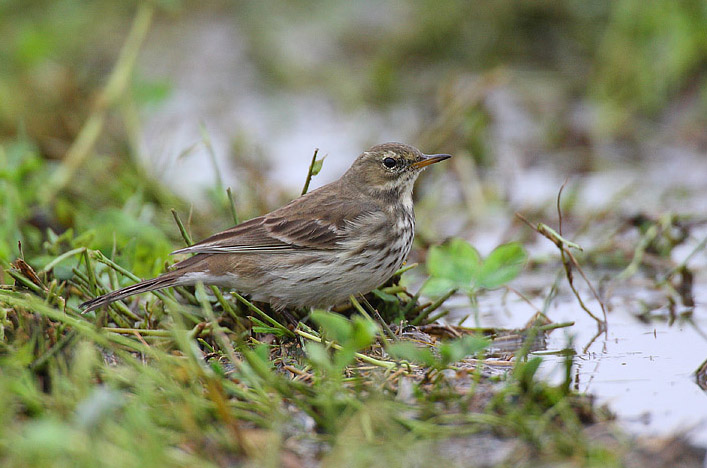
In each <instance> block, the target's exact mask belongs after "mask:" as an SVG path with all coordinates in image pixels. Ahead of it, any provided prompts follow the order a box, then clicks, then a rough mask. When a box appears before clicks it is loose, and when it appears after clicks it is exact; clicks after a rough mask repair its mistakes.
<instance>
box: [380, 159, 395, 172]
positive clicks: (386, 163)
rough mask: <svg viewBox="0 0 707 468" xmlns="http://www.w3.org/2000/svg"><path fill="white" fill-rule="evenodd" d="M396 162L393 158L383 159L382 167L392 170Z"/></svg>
mask: <svg viewBox="0 0 707 468" xmlns="http://www.w3.org/2000/svg"><path fill="white" fill-rule="evenodd" d="M396 162H397V161H395V159H393V158H385V159H384V160H383V165H384V166H385V167H387V168H388V169H392V168H394V167H395V164H396Z"/></svg>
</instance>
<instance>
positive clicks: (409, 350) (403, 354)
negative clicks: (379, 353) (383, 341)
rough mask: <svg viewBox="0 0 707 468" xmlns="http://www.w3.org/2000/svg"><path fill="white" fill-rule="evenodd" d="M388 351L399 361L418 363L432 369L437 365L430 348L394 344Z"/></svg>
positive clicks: (406, 343) (408, 344)
mask: <svg viewBox="0 0 707 468" xmlns="http://www.w3.org/2000/svg"><path fill="white" fill-rule="evenodd" d="M387 351H388V354H390V355H391V356H393V357H394V358H397V359H405V360H407V361H413V362H418V363H420V364H424V365H426V366H430V367H434V366H435V364H436V359H435V356H434V354H432V351H431V350H430V349H429V348H427V347H420V346H416V345H415V344H414V343H410V342H404V343H393V344H390V345H388V348H387Z"/></svg>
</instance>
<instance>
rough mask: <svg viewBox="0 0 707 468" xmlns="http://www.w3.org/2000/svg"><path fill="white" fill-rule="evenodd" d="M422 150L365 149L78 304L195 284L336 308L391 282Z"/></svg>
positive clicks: (400, 258)
mask: <svg viewBox="0 0 707 468" xmlns="http://www.w3.org/2000/svg"><path fill="white" fill-rule="evenodd" d="M449 157H450V156H449V155H446V154H443V155H432V156H426V155H424V154H422V153H421V152H420V151H419V150H417V149H416V148H414V147H412V146H409V145H404V144H402V143H385V144H382V145H377V146H374V147H372V148H371V149H369V150H368V151H365V152H363V153H362V154H361V155H360V156H359V157H358V158H357V159H356V161H354V163H353V165H352V166H351V167H350V168H349V170H348V171H346V173H344V175H343V176H342V177H341V178H340V179H339V180H337V181H335V182H332V183H330V184H328V185H325V186H323V187H321V188H319V189H317V190H314V191H312V192H310V193H308V194H306V195H303V196H301V197H300V198H297V199H295V200H293V201H291V202H290V203H288V204H287V205H285V206H283V207H281V208H279V209H277V210H275V211H272V212H270V213H268V214H266V215H263V216H259V217H257V218H254V219H251V220H249V221H246V222H244V223H242V224H239V225H238V226H235V227H233V228H231V229H228V230H226V231H223V232H220V233H218V234H215V235H213V236H211V237H209V238H207V239H204V240H203V241H201V242H199V243H197V244H194V245H192V246H190V247H186V248H184V249H179V250H177V251H175V252H173V253H175V254H183V253H193V254H196V255H194V256H193V257H190V258H188V259H186V260H183V261H181V262H178V263H176V264H175V265H173V267H172V269H171V271H169V272H167V273H164V274H162V275H160V276H158V277H157V278H153V279H149V280H145V281H142V282H140V283H137V284H134V285H132V286H128V287H126V288H123V289H119V290H117V291H113V292H111V293H108V294H106V295H103V296H100V297H97V298H95V299H92V300H90V301H87V302H85V303H84V304H82V307H85V308H86V309H85V310H86V311H89V310H93V309H96V308H98V307H101V306H103V305H106V304H109V303H111V302H114V301H117V300H120V299H123V298H125V297H128V296H131V295H133V294H139V293H142V292H147V291H154V290H157V289H163V288H167V287H172V286H185V285H195V284H197V283H199V282H202V283H204V284H213V285H217V286H223V287H228V288H233V289H236V290H238V291H239V292H242V293H245V294H249V295H251V297H252V298H253V299H254V300H258V301H265V302H270V303H271V304H272V305H273V306H275V307H277V308H284V307H288V306H291V307H309V306H331V305H334V304H337V303H340V302H343V301H345V300H346V299H347V298H348V297H349V296H350V295H351V294H358V293H367V292H369V291H371V290H372V289H374V288H375V287H377V286H379V285H380V284H382V283H383V282H385V281H386V280H387V279H388V278H389V277H390V276H391V275H392V274H393V273H394V272H395V271H396V270H398V269H399V268H400V266H401V265H402V264H403V262H404V260H405V258H406V257H407V254H408V252H409V251H410V247H411V246H412V240H413V236H414V229H415V217H414V213H413V209H412V188H413V184H414V182H415V179H417V176H418V175H419V173H420V172H421V171H422V169H423V168H424V167H426V166H428V165H430V164H433V163H435V162H438V161H443V160H445V159H447V158H449Z"/></svg>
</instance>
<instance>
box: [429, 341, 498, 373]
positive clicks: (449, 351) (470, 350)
mask: <svg viewBox="0 0 707 468" xmlns="http://www.w3.org/2000/svg"><path fill="white" fill-rule="evenodd" d="M489 343H490V341H489V340H488V339H486V338H483V337H479V336H472V335H467V336H464V337H462V338H460V339H458V340H453V341H447V342H445V343H442V344H441V345H440V346H439V348H438V350H439V354H440V357H441V358H442V365H445V366H446V365H449V364H452V363H453V362H457V361H460V360H462V359H464V358H465V357H467V356H470V355H473V354H477V353H479V352H481V351H483V350H484V349H486V348H487V347H488V345H489Z"/></svg>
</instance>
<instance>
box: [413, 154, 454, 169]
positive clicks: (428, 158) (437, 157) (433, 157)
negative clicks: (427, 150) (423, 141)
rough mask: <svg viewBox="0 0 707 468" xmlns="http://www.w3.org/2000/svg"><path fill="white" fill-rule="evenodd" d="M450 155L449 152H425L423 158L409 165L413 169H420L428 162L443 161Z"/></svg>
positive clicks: (428, 163)
mask: <svg viewBox="0 0 707 468" xmlns="http://www.w3.org/2000/svg"><path fill="white" fill-rule="evenodd" d="M451 157H452V155H451V154H426V155H425V156H424V157H423V159H420V160H419V161H416V162H414V163H412V164H410V165H411V166H412V167H414V168H415V169H422V168H423V167H427V166H429V165H430V164H434V163H437V162H440V161H444V160H445V159H449V158H451Z"/></svg>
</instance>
